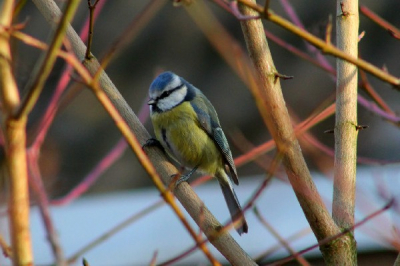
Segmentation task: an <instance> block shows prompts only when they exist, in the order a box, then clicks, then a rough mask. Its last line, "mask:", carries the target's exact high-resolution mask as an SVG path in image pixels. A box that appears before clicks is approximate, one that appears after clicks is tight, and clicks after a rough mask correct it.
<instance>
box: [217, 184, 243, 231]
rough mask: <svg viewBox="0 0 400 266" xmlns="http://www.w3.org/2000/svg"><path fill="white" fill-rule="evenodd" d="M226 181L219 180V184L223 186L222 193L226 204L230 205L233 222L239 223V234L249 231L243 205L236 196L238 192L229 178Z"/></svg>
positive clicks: (237, 227) (237, 228)
mask: <svg viewBox="0 0 400 266" xmlns="http://www.w3.org/2000/svg"><path fill="white" fill-rule="evenodd" d="M228 178H229V177H228ZM224 181H225V180H224ZM224 181H220V180H219V184H220V186H221V189H222V193H223V194H224V198H225V201H226V204H227V205H228V209H229V212H230V213H231V218H232V222H235V223H237V226H236V230H237V232H238V233H239V235H241V234H243V233H247V231H248V226H247V222H246V219H245V218H244V214H243V211H242V207H241V206H240V203H239V201H238V198H237V197H236V193H235V191H234V190H233V187H232V183H231V182H230V181H229V180H227V182H224ZM239 221H240V222H239Z"/></svg>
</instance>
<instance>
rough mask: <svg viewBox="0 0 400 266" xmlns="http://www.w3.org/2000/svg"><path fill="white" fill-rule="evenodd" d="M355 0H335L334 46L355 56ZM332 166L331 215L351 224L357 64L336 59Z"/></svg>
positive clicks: (352, 216)
mask: <svg viewBox="0 0 400 266" xmlns="http://www.w3.org/2000/svg"><path fill="white" fill-rule="evenodd" d="M358 25H359V17H358V2H357V1H356V0H347V1H341V0H338V1H337V21H336V28H337V30H336V31H337V46H338V48H339V49H341V50H343V51H344V52H346V53H347V54H349V55H352V56H354V57H357V56H358ZM336 65H337V82H336V123H335V166H334V168H335V169H334V176H335V177H334V185H333V187H334V192H333V208H332V216H333V219H334V220H335V222H336V223H337V225H338V226H339V227H341V228H349V227H351V226H353V224H354V209H355V180H356V162H357V135H358V130H357V129H356V125H357V88H358V80H357V77H358V75H357V67H356V66H354V65H353V64H350V63H348V62H347V61H344V60H340V59H337V62H336Z"/></svg>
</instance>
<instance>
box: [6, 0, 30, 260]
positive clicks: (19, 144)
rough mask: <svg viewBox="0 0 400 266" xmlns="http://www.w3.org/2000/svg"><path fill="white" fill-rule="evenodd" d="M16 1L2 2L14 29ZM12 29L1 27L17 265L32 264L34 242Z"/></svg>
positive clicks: (12, 230) (10, 204) (10, 202)
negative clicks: (15, 114)
mask: <svg viewBox="0 0 400 266" xmlns="http://www.w3.org/2000/svg"><path fill="white" fill-rule="evenodd" d="M13 7H14V1H12V0H6V1H3V2H2V4H1V10H0V25H3V26H4V27H6V28H8V29H10V28H11V23H12V19H13V17H12V15H13ZM9 41H10V33H9V32H8V31H6V30H3V31H0V90H1V96H2V97H1V101H2V106H3V108H2V111H3V116H2V117H3V121H2V122H3V129H4V141H5V151H6V160H7V170H8V176H7V177H8V178H9V190H10V193H9V195H10V196H9V200H8V208H9V210H8V211H9V213H8V214H9V222H10V225H9V226H10V235H11V246H12V254H13V257H12V259H13V265H32V264H33V255H32V243H31V234H30V231H29V226H30V223H29V221H30V220H29V191H28V168H27V162H26V149H25V146H26V122H27V117H21V118H20V119H14V118H13V116H12V115H13V113H14V112H15V110H16V109H17V108H18V107H19V105H20V98H19V92H18V87H17V83H16V81H15V79H14V76H13V70H12V67H11V63H12V57H11V48H10V43H9Z"/></svg>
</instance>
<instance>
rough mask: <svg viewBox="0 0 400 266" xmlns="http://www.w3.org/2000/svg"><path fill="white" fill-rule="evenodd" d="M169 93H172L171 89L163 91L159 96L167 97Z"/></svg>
mask: <svg viewBox="0 0 400 266" xmlns="http://www.w3.org/2000/svg"><path fill="white" fill-rule="evenodd" d="M171 93H172V91H164V92H163V93H162V94H161V97H160V98H165V97H168V96H169V95H170V94H171Z"/></svg>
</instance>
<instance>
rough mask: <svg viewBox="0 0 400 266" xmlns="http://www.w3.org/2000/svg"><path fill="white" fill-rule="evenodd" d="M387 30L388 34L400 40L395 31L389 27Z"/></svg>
mask: <svg viewBox="0 0 400 266" xmlns="http://www.w3.org/2000/svg"><path fill="white" fill-rule="evenodd" d="M387 31H388V32H389V34H390V36H392V37H393V38H395V39H397V40H400V36H399V35H397V34H396V32H394V31H392V30H391V29H387Z"/></svg>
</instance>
